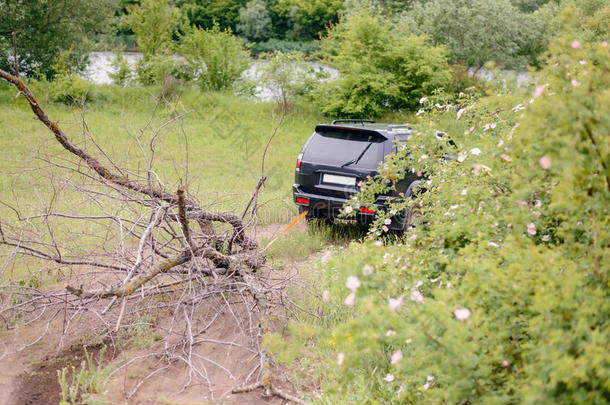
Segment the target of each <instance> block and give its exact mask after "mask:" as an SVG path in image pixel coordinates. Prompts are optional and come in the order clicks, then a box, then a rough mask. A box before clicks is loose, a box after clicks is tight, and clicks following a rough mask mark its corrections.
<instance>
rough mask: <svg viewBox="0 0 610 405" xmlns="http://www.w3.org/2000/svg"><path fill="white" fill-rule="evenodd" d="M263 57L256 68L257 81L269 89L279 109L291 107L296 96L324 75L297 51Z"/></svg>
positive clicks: (286, 109) (305, 91)
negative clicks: (259, 65)
mask: <svg viewBox="0 0 610 405" xmlns="http://www.w3.org/2000/svg"><path fill="white" fill-rule="evenodd" d="M264 57H265V59H264V60H263V61H262V62H261V67H260V68H259V69H258V81H259V82H260V83H261V84H263V85H265V86H266V87H267V88H268V89H269V90H270V92H271V93H272V95H273V98H274V100H275V102H276V103H277V104H278V107H279V109H280V110H281V111H284V112H288V111H289V110H290V109H291V107H292V104H293V103H294V100H295V98H296V97H298V96H302V95H304V94H305V93H307V92H309V91H310V90H311V88H312V87H313V86H314V84H315V83H316V82H317V81H318V80H319V79H321V77H323V76H324V75H323V73H321V72H317V71H316V70H315V69H314V67H313V66H311V65H309V64H308V63H307V62H306V61H305V60H304V59H303V55H302V54H299V53H297V52H293V53H281V52H275V53H273V54H268V55H264Z"/></svg>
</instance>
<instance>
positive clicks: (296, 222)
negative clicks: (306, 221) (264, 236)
mask: <svg viewBox="0 0 610 405" xmlns="http://www.w3.org/2000/svg"><path fill="white" fill-rule="evenodd" d="M308 212H309V210H305V211H303V212H302V213H301V214H300V215H299V216H298V217H296V218H295V219H294V221H292V222H291V223H290V225H288V226H287V227H286V228H284V230H283V231H282V232H280V235H283V234H285V233H286V232H288V230H289V229H290V228H292V227H293V226H295V225H296V224H298V223H299V221H300V220H302V219H303V218H304V217H305V215H307V213H308ZM280 235H278V236H276V237H275V238H273V239H271V240H270V241H269V243H267V246H265V247H264V248H263V252H264V251H265V250H267V249H268V248H269V246H271V245H272V244H273V242H275V241H276V239H277V238H278V237H279V236H280Z"/></svg>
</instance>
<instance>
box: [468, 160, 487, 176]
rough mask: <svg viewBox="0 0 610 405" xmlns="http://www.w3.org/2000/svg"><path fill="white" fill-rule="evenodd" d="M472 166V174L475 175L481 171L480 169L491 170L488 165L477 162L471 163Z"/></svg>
mask: <svg viewBox="0 0 610 405" xmlns="http://www.w3.org/2000/svg"><path fill="white" fill-rule="evenodd" d="M472 167H474V174H475V175H477V176H478V175H479V173H481V170H483V171H486V172H491V169H490V168H489V167H487V166H485V165H480V164H478V163H475V164H473V165H472Z"/></svg>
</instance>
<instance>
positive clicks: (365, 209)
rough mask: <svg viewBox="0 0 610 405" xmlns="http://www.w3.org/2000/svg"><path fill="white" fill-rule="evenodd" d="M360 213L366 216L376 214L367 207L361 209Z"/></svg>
mask: <svg viewBox="0 0 610 405" xmlns="http://www.w3.org/2000/svg"><path fill="white" fill-rule="evenodd" d="M360 212H363V213H365V214H374V212H373V210H372V209H369V208H366V207H360Z"/></svg>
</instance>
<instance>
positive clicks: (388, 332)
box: [385, 329, 396, 337]
mask: <svg viewBox="0 0 610 405" xmlns="http://www.w3.org/2000/svg"><path fill="white" fill-rule="evenodd" d="M395 334H396V331H395V330H392V329H388V331H387V332H386V333H385V335H386V336H387V337H390V336H394V335H395Z"/></svg>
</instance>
